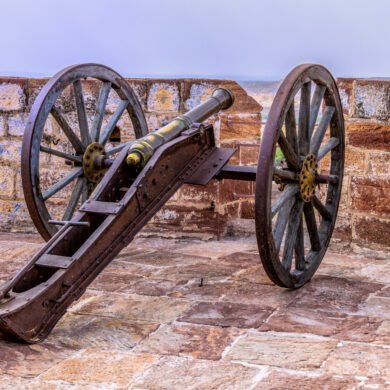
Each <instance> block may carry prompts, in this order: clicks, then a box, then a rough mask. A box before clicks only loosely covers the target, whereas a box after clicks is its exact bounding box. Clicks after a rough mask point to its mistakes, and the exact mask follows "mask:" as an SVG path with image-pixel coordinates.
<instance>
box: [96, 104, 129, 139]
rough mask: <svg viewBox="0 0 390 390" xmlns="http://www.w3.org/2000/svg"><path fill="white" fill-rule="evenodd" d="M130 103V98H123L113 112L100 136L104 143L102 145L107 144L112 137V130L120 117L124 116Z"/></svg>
mask: <svg viewBox="0 0 390 390" xmlns="http://www.w3.org/2000/svg"><path fill="white" fill-rule="evenodd" d="M128 105H129V102H128V100H122V101H121V102H120V103H119V105H118V107H117V108H116V110H115V112H114V113H113V114H112V116H111V118H110V121H109V122H108V124H107V126H106V128H105V129H104V131H103V133H102V134H101V136H100V139H99V143H100V144H102V145H105V144H106V142H107V141H108V139H109V138H110V135H111V133H112V131H113V130H114V128H115V126H116V124H117V123H118V121H119V119H120V117H121V116H122V114H123V112H124V111H125V110H126V108H127V106H128Z"/></svg>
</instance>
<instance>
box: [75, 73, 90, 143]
mask: <svg viewBox="0 0 390 390" xmlns="http://www.w3.org/2000/svg"><path fill="white" fill-rule="evenodd" d="M73 91H74V97H75V101H76V110H77V118H78V121H79V127H80V135H81V142H82V143H83V145H84V146H88V145H89V144H90V143H91V142H92V141H91V135H90V134H89V129H88V119H87V113H86V111H85V102H84V94H83V86H82V85H81V81H80V80H76V81H75V82H74V83H73Z"/></svg>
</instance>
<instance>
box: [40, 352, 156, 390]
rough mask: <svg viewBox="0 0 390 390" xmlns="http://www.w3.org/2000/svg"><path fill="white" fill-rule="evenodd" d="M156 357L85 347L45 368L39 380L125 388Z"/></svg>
mask: <svg viewBox="0 0 390 390" xmlns="http://www.w3.org/2000/svg"><path fill="white" fill-rule="evenodd" d="M157 359H158V356H156V355H150V354H134V353H123V352H115V353H112V352H111V351H105V352H99V351H93V350H84V351H82V352H81V353H80V354H77V355H75V356H72V357H71V358H69V359H66V360H64V361H62V362H61V363H59V364H57V365H56V366H54V367H52V368H51V369H50V370H48V371H46V372H45V373H44V374H42V375H41V379H42V380H44V381H64V382H67V383H68V384H69V385H71V384H80V385H81V384H84V383H86V384H89V385H93V384H95V385H104V386H106V388H109V387H115V388H121V389H125V388H127V387H128V386H129V385H130V383H131V381H132V380H133V379H134V377H135V376H136V375H139V374H141V373H143V372H144V371H145V370H146V369H147V368H149V367H150V366H151V365H152V364H153V363H154V362H155V361H156V360H157Z"/></svg>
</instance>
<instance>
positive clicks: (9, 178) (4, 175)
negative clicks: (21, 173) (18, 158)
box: [0, 165, 15, 199]
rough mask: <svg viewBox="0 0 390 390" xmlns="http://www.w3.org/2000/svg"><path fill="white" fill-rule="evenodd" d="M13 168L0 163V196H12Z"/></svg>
mask: <svg viewBox="0 0 390 390" xmlns="http://www.w3.org/2000/svg"><path fill="white" fill-rule="evenodd" d="M14 186H15V170H14V169H12V168H11V167H7V166H1V165H0V198H2V199H11V198H13V196H14V191H15V189H14Z"/></svg>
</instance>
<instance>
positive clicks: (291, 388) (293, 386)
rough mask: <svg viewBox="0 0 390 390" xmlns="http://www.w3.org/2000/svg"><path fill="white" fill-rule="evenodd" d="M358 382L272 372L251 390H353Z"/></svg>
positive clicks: (325, 376) (347, 378) (321, 376)
mask: <svg viewBox="0 0 390 390" xmlns="http://www.w3.org/2000/svg"><path fill="white" fill-rule="evenodd" d="M357 384H358V381H357V380H355V379H353V378H349V377H337V376H331V375H316V376H313V375H310V376H305V375H302V374H292V373H287V372H280V371H272V372H270V374H269V375H268V376H267V377H266V378H264V379H263V380H261V381H260V382H259V383H258V384H257V386H256V387H255V388H254V389H253V390H281V389H283V390H297V389H299V390H313V389H324V390H355V389H356V388H357Z"/></svg>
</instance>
